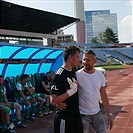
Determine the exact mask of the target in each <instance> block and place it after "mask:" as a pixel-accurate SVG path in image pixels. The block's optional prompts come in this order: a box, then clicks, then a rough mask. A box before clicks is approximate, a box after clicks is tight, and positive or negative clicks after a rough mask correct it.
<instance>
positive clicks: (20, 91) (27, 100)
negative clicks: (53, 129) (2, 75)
mask: <svg viewBox="0 0 133 133" xmlns="http://www.w3.org/2000/svg"><path fill="white" fill-rule="evenodd" d="M28 77H29V76H28V75H27V74H22V75H21V77H20V81H18V82H17V84H16V89H15V90H14V95H15V99H16V100H17V101H18V102H19V103H20V104H24V105H26V107H25V114H26V121H27V122H32V121H33V120H34V119H36V118H37V117H38V116H36V115H35V113H36V102H37V100H36V99H35V98H34V96H33V95H32V93H31V91H30V90H29V88H28V86H27V84H26V82H27V81H28ZM27 92H28V93H29V96H27V95H26V93H27ZM30 104H32V113H31V117H30V113H29V109H30Z"/></svg>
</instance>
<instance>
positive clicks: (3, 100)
mask: <svg viewBox="0 0 133 133" xmlns="http://www.w3.org/2000/svg"><path fill="white" fill-rule="evenodd" d="M3 83H4V77H3V76H2V75H0V104H1V105H3V107H2V108H3V109H4V110H5V112H7V113H8V111H9V112H10V109H16V121H17V127H22V128H26V127H27V125H24V124H23V123H22V122H21V111H20V105H19V104H18V103H17V102H8V99H7V97H6V88H5V86H4V85H3Z"/></svg>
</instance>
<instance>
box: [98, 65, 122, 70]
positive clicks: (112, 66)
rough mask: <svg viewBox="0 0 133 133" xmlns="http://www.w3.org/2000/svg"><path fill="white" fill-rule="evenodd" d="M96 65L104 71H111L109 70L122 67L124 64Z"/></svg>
mask: <svg viewBox="0 0 133 133" xmlns="http://www.w3.org/2000/svg"><path fill="white" fill-rule="evenodd" d="M96 67H102V68H104V69H105V70H106V71H111V70H116V69H121V68H123V67H124V65H107V66H96Z"/></svg>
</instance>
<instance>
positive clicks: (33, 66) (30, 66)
mask: <svg viewBox="0 0 133 133" xmlns="http://www.w3.org/2000/svg"><path fill="white" fill-rule="evenodd" d="M38 66H39V64H28V65H27V67H26V70H25V74H34V73H36V72H37V69H38Z"/></svg>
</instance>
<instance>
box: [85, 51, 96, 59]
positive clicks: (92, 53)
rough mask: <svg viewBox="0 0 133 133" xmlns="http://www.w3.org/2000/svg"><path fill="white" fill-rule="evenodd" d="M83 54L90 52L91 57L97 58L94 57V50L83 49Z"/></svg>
mask: <svg viewBox="0 0 133 133" xmlns="http://www.w3.org/2000/svg"><path fill="white" fill-rule="evenodd" d="M84 54H90V55H92V57H93V58H94V59H97V58H96V54H95V52H94V51H93V50H86V51H84Z"/></svg>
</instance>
